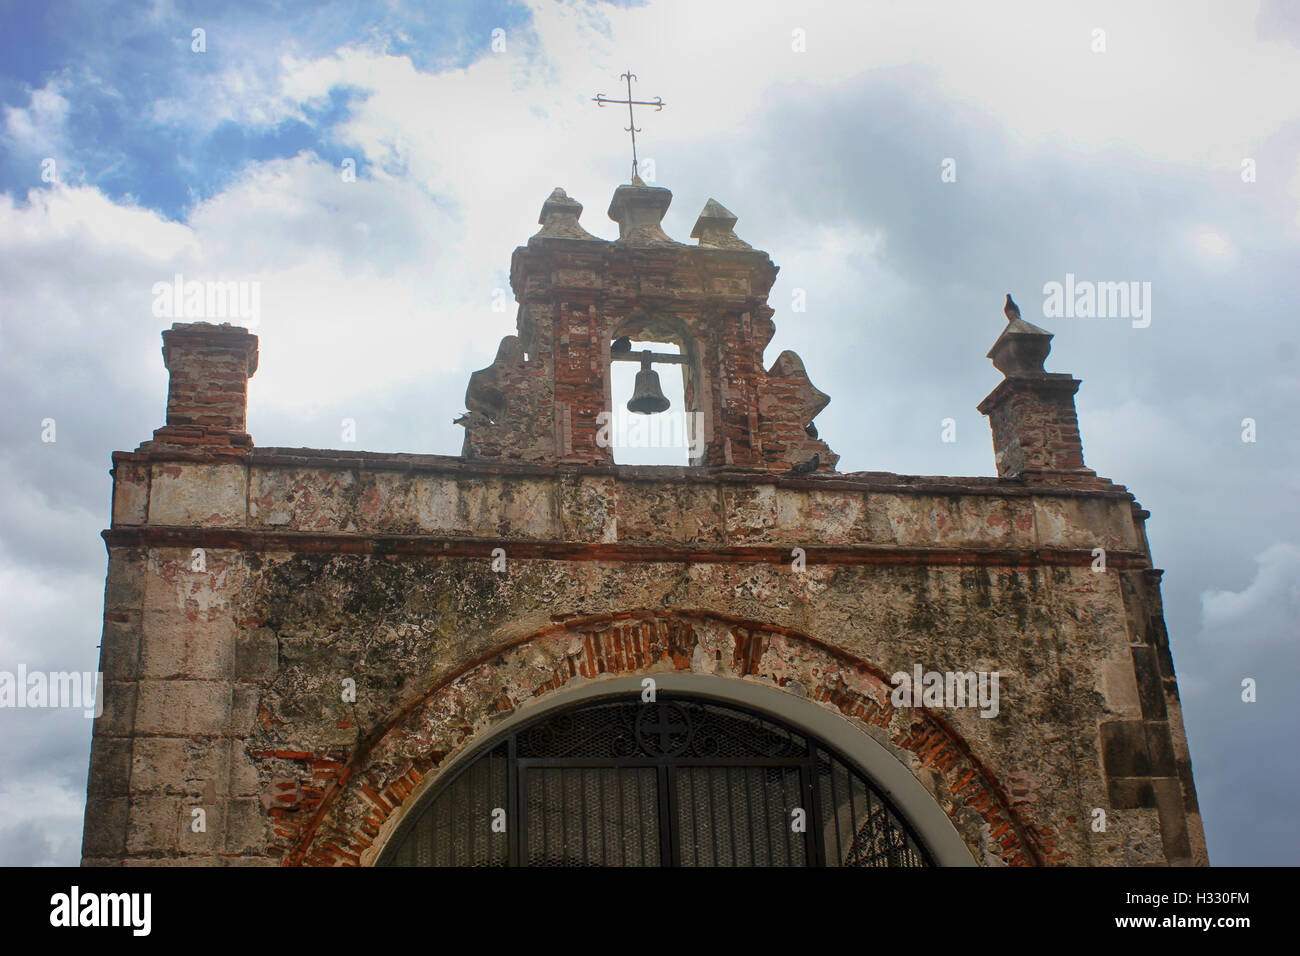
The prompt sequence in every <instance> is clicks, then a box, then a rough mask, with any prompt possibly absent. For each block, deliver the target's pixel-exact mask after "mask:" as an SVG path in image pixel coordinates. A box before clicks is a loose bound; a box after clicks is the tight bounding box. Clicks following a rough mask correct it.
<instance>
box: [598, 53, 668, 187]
mask: <svg viewBox="0 0 1300 956" xmlns="http://www.w3.org/2000/svg"><path fill="white" fill-rule="evenodd" d="M619 79H620V80H627V99H625V100H611V99H610V98H609V97H607V96H606V95H605V94H604V93H597V94H596V95H595V96H594V97H592V102H593V103H595V104H597V105H598V106H604V105H605V104H606V103H613V104H619V103H626V104H627V131H628V132H629V133H631V134H632V181H633V182H637V181H638V180H639V179H640V176H639V175H638V171H637V170H638V164H637V159H636V134H637V133H639V132H641V130H640V129H639V128H637V125H636V120H635V119H634V118H633V116H632V107H634V106H653V107H654V108H655V110H656V111H658V110H662V109H663V108H664V106H666V105H667V104H666V103H664V101H663V99H662V98H660V97H658V96H656V97H655V98H654V101H653V102H652V101H650V100H634V99H632V81H633V80H635V79H636V74H635V73H633V72H631V71H630V70H629V71H628V72H627V73H623V74H620V75H619Z"/></svg>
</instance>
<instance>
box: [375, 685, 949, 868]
mask: <svg viewBox="0 0 1300 956" xmlns="http://www.w3.org/2000/svg"><path fill="white" fill-rule="evenodd" d="M380 865H387V866H505V865H512V866H669V865H670V866H819V865H828V866H929V865H931V860H930V857H929V855H928V854H927V853H926V852H925V850H924V848H923V847H922V846H921V844H920V843H919V842H918V840H917V839H916V836H915V834H914V833H913V832H912V830H911V828H910V827H909V825H908V824H907V822H906V821H905V820H904V819H903V817H902V816H901V815H900V814H899V813H898V812H897V810H896V809H895V808H894V807H893V806H892V805H891V804H890V803H889V801H888V800H887V799H886V798H885V797H884V796H883V795H882V794H881V793H880V792H879V791H878V790H877V789H876V788H875V787H874V786H873V785H872V784H871V782H870V781H869V780H868V779H867V778H865V777H864V776H863V775H862V774H861V773H859V772H858V771H857V770H856V769H854V768H853V767H851V766H850V765H849V764H848V763H846V762H845V761H844V760H842V759H840V758H839V757H838V756H836V754H834V753H833V752H832V751H830V750H829V749H827V748H826V747H825V746H824V745H823V744H821V743H820V742H819V741H817V740H814V739H812V738H810V737H808V736H807V735H806V734H804V733H802V732H800V731H797V730H795V729H794V728H791V727H788V726H786V725H784V724H782V723H779V722H778V721H776V720H774V719H773V718H772V717H771V716H770V715H766V714H759V713H755V712H751V711H748V710H745V709H742V708H739V707H736V706H734V705H732V704H730V703H722V702H720V701H717V700H713V699H711V698H704V697H697V696H693V695H682V694H667V693H660V694H659V695H658V699H657V700H656V701H655V702H653V703H648V704H647V703H642V702H641V701H640V699H634V700H632V701H628V700H626V699H623V698H620V699H618V700H610V699H607V698H606V699H600V700H596V701H593V702H588V703H583V704H580V705H577V706H575V707H573V708H570V709H567V710H564V711H561V712H559V713H552V714H547V715H543V716H542V717H540V718H539V719H537V720H536V721H533V722H532V723H529V724H526V725H523V726H521V727H520V728H518V729H517V730H515V731H514V732H512V733H510V734H509V735H508V736H507V737H505V738H504V739H502V740H500V741H498V742H496V743H494V744H490V745H489V746H488V748H487V749H486V750H484V751H483V752H482V753H480V754H478V755H477V756H474V757H471V758H470V759H469V760H468V762H466V763H464V764H462V765H461V768H460V769H459V770H458V771H456V772H454V773H453V775H451V776H450V777H449V779H447V780H446V781H441V782H440V783H439V785H438V786H437V789H436V790H435V791H434V792H433V793H432V794H431V795H430V796H429V797H428V798H426V800H425V803H424V805H423V806H421V807H417V808H415V809H414V810H413V811H412V812H411V814H410V815H409V816H408V817H407V819H406V820H405V821H403V824H402V826H401V827H400V829H399V831H398V832H397V834H395V836H394V838H393V839H392V841H390V843H389V846H388V848H387V849H386V851H385V852H384V854H383V856H382V857H381V860H380Z"/></svg>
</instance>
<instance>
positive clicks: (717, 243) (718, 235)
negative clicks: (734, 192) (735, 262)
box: [691, 199, 754, 249]
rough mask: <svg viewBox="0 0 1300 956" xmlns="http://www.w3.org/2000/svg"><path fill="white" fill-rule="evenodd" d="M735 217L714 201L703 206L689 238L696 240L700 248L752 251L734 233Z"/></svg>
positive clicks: (748, 245) (747, 244) (749, 246)
mask: <svg viewBox="0 0 1300 956" xmlns="http://www.w3.org/2000/svg"><path fill="white" fill-rule="evenodd" d="M735 226H736V217H735V215H734V214H732V212H731V211H730V210H729V209H727V207H726V206H724V205H722V203H720V202H718V201H717V200H716V199H710V200H709V201H708V202H706V203H705V204H704V210H703V211H702V212H701V213H700V218H698V219H696V220H695V228H693V229H692V230H691V238H692V239H698V240H699V244H700V245H701V246H710V247H713V248H717V249H752V248H754V247H753V246H751V245H750V244H749V243H747V242H746V241H745V240H743V239H741V238H740V237H739V236H737V235H736V233H735Z"/></svg>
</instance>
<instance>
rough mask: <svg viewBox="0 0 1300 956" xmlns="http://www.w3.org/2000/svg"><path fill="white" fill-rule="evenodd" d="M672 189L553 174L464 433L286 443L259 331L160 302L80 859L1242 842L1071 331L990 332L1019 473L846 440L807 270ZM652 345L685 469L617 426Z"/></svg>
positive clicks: (1196, 846) (925, 861) (1077, 852)
mask: <svg viewBox="0 0 1300 956" xmlns="http://www.w3.org/2000/svg"><path fill="white" fill-rule="evenodd" d="M670 200H671V193H670V192H669V191H668V190H667V189H662V188H658V187H652V186H647V185H645V184H644V183H642V182H640V181H639V180H634V181H633V183H631V184H629V185H624V186H620V187H619V188H618V189H617V190H616V191H615V193H614V196H613V200H612V202H611V203H610V206H609V216H610V218H611V219H613V220H614V221H615V222H617V223H618V229H619V237H618V238H617V239H616V240H613V241H606V240H602V239H599V238H597V237H595V236H593V235H592V234H590V233H588V232H587V231H586V230H585V229H584V228H583V227H582V225H581V224H580V222H579V218H580V214H581V212H582V206H581V205H580V204H579V203H577V202H576V201H575V200H573V199H570V198H569V197H568V196H567V195H566V194H565V193H564V192H563V190H559V189H557V190H556V191H555V192H554V193H552V195H551V196H550V197H549V198H548V199H547V200H546V202H545V204H544V205H543V207H542V211H541V217H540V220H539V225H540V226H541V228H540V230H539V231H538V232H537V233H536V234H535V235H534V236H533V237H532V238H531V239H529V240H528V243H527V245H525V246H523V247H521V248H519V249H516V250H515V253H514V256H513V259H512V262H511V273H510V278H511V285H512V288H513V290H514V294H515V297H516V299H517V300H518V303H519V310H518V319H517V326H518V327H517V334H514V335H510V336H507V337H506V338H505V339H504V340H503V341H502V342H501V345H500V347H499V349H498V351H497V354H496V357H495V359H494V360H493V362H492V363H491V365H489V366H487V367H486V368H484V369H483V370H481V371H478V372H475V373H474V374H473V375H472V376H471V378H470V383H469V387H468V390H467V393H466V407H467V409H468V410H467V412H466V413H465V414H464V415H463V416H462V417H461V418H460V419H459V420H458V421H459V423H460V424H461V425H463V426H464V428H465V439H464V448H463V452H462V454H461V455H459V456H439V455H419V454H377V453H365V452H357V451H327V450H315V449H303V448H297V449H293V448H259V447H255V446H254V444H253V441H252V439H251V437H250V436H249V435H248V434H247V431H246V427H245V422H246V417H245V416H246V404H247V382H248V379H249V377H250V376H251V375H252V374H253V373H254V371H255V370H256V368H257V338H256V337H255V336H254V335H252V334H250V333H249V332H247V331H246V330H244V329H242V328H238V327H232V326H228V325H224V326H217V325H209V324H206V323H178V324H176V325H173V326H172V328H170V329H169V330H167V331H165V332H163V359H164V362H165V363H166V366H167V369H168V370H169V373H170V385H169V389H168V396H167V411H166V422H165V424H164V425H163V426H162V427H161V428H159V429H157V430H156V431H155V432H154V434H153V437H152V439H151V440H149V441H146V442H144V443H143V444H142V445H140V447H139V448H137V449H136V450H135V451H133V452H115V453H114V454H113V471H112V475H113V499H112V522H111V526H110V527H109V529H108V530H106V531H105V532H104V539H105V542H106V545H107V549H108V580H107V586H106V590H105V606H104V631H103V642H102V650H101V655H102V656H101V665H100V667H101V671H102V674H103V680H102V683H101V693H102V695H103V714H102V716H100V717H99V718H98V719H97V720H96V721H95V726H94V740H93V746H92V751H91V761H90V773H89V783H88V800H87V806H86V816H85V832H84V842H83V850H82V856H83V863H84V864H86V865H122V864H128V865H129V864H143V863H150V862H160V861H167V862H175V863H196V864H210V865H285V866H348V865H352V866H355V865H397V866H403V865H406V866H420V865H590V864H599V865H830V866H965V865H981V866H985V865H988V866H996V865H1018V866H1043V865H1194V864H1202V865H1203V864H1206V863H1207V862H1208V860H1207V855H1206V849H1205V839H1204V835H1203V832H1202V827H1201V822H1200V816H1199V812H1198V809H1197V803H1196V791H1195V786H1194V782H1193V778H1192V771H1191V761H1190V757H1189V752H1188V745H1187V739H1186V735H1185V733H1184V729H1183V722H1182V715H1181V709H1180V705H1179V698H1178V688H1177V683H1176V679H1175V675H1174V669H1173V661H1172V656H1171V654H1170V647H1169V638H1168V635H1167V633H1166V630H1165V625H1164V619H1163V614H1162V609H1161V598H1160V575H1161V572H1160V570H1158V569H1157V568H1155V567H1154V566H1153V562H1152V558H1151V554H1150V548H1149V546H1148V543H1147V539H1146V535H1145V531H1144V522H1145V519H1146V518H1147V516H1148V515H1147V512H1146V511H1144V510H1142V508H1141V507H1140V506H1139V505H1138V503H1137V502H1136V500H1135V499H1134V497H1133V495H1132V494H1130V493H1129V492H1128V491H1127V490H1126V489H1125V488H1124V487H1123V486H1120V485H1116V484H1114V483H1112V482H1111V481H1109V480H1107V479H1104V478H1101V477H1098V476H1097V474H1096V473H1095V472H1093V471H1092V470H1090V469H1088V468H1087V467H1085V465H1084V460H1083V451H1082V445H1081V441H1080V437H1079V433H1078V425H1077V421H1076V417H1075V404H1074V396H1075V393H1076V391H1077V390H1078V387H1079V384H1080V383H1079V381H1078V380H1077V379H1075V378H1073V377H1072V376H1070V375H1068V374H1063V373H1053V372H1047V371H1045V369H1044V360H1045V359H1046V358H1047V356H1048V352H1049V347H1050V346H1049V343H1050V339H1051V336H1050V334H1049V333H1047V332H1046V331H1044V330H1043V329H1040V328H1038V327H1037V326H1035V325H1033V324H1031V323H1029V322H1026V321H1024V320H1023V319H1021V318H1019V317H1018V316H1016V317H1013V318H1010V319H1009V321H1008V322H1007V324H1006V326H1005V327H1004V328H1003V330H1002V332H1001V334H1000V335H999V336H998V337H997V340H996V342H995V343H994V344H993V347H992V349H991V351H990V352H989V357H990V358H991V359H992V361H993V363H994V365H995V366H996V367H997V369H998V370H1000V371H1001V372H1002V373H1003V375H1004V380H1003V381H1002V382H1001V383H1000V384H999V385H998V386H997V387H996V388H995V389H994V390H993V391H992V393H991V394H989V395H988V396H987V397H986V398H985V399H984V400H983V402H982V403H981V404H980V405H979V409H980V411H981V412H982V413H983V414H984V415H986V416H988V418H989V420H990V424H991V428H992V434H993V450H994V457H995V462H996V468H997V477H995V478H994V477H977V478H959V477H921V476H910V475H898V474H892V473H887V472H874V471H873V472H855V473H848V474H845V473H840V472H838V471H836V464H837V462H838V456H837V455H836V454H835V453H834V452H833V451H832V450H831V447H830V446H829V444H828V443H827V442H826V441H825V440H824V439H823V438H822V437H821V436H819V434H818V432H817V429H816V426H815V424H814V419H815V418H816V416H817V414H818V413H819V412H820V411H821V410H822V409H823V408H824V407H825V406H826V404H827V402H828V401H829V398H828V397H827V396H826V395H825V394H823V393H822V392H820V391H818V390H817V389H816V388H815V387H814V386H813V384H812V382H811V381H810V380H809V376H808V374H807V372H806V370H805V368H804V366H803V363H802V362H801V361H800V359H799V357H798V356H797V355H795V354H794V353H793V352H789V351H787V352H782V353H781V354H780V355H778V356H777V357H776V358H775V360H773V361H772V363H771V364H770V365H765V363H764V350H765V347H766V346H767V344H768V343H769V342H770V340H771V339H772V336H773V333H774V324H773V321H772V319H773V309H772V308H771V306H770V305H769V304H768V292H769V290H770V289H771V287H772V284H773V281H774V279H775V277H776V274H777V268H776V266H774V265H773V263H772V261H771V259H770V258H769V257H768V255H767V254H766V253H765V252H762V251H760V250H756V249H754V248H752V247H751V246H750V245H749V244H748V243H746V242H745V241H744V240H743V239H741V238H740V237H739V236H737V234H736V232H735V225H736V222H737V220H736V217H735V216H734V215H732V214H731V213H730V212H728V211H727V209H726V208H725V207H723V206H722V205H720V204H719V203H717V202H715V201H713V200H710V201H709V202H708V203H707V204H706V206H705V207H704V210H703V212H702V213H701V215H700V217H699V219H698V221H697V222H696V225H695V228H694V230H693V231H692V233H691V238H692V239H693V240H695V241H694V243H683V242H680V241H677V240H675V239H673V238H671V237H669V236H668V235H666V234H665V233H664V231H663V229H662V226H661V222H662V219H663V216H664V213H665V211H666V209H667V208H668V204H669V202H670ZM632 341H635V342H638V343H647V342H649V343H662V344H664V345H666V346H675V347H676V349H677V351H676V352H675V353H667V352H660V351H656V350H653V349H646V350H644V351H643V350H640V349H639V348H629V344H628V343H630V342H632ZM619 361H633V362H638V363H640V373H639V374H638V385H637V396H638V397H639V398H640V399H641V400H642V407H643V410H645V411H652V410H653V409H655V408H658V407H661V403H659V400H658V397H657V396H656V394H655V393H656V391H657V384H656V382H657V379H656V378H655V368H654V366H655V365H656V364H658V365H660V367H662V364H663V363H665V362H673V363H676V364H678V365H680V366H681V371H682V381H683V385H684V388H683V399H682V400H683V404H684V406H685V407H684V408H682V409H681V411H682V412H684V413H686V414H687V416H688V417H689V419H690V421H691V422H693V423H696V424H695V425H694V428H695V429H696V431H697V435H696V437H697V438H698V441H697V442H696V443H695V445H694V448H695V451H694V453H693V457H692V459H691V461H690V464H689V465H688V466H686V467H668V466H654V467H649V466H628V465H620V464H617V463H615V461H614V460H613V455H612V449H611V448H610V443H609V441H608V440H607V439H606V437H605V436H604V434H603V433H602V422H603V421H606V420H607V416H608V415H609V413H610V412H611V411H612V392H611V368H612V366H613V364H614V363H616V362H619ZM269 371H270V372H271V374H273V373H274V371H273V370H269ZM602 416H605V418H602ZM200 821H201V823H202V825H201V826H200V825H198V824H199V823H200Z"/></svg>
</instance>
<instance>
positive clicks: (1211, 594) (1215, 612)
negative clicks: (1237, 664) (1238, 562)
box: [1201, 542, 1300, 648]
mask: <svg viewBox="0 0 1300 956" xmlns="http://www.w3.org/2000/svg"><path fill="white" fill-rule="evenodd" d="M1255 562H1256V564H1257V565H1258V570H1257V571H1256V574H1255V578H1254V580H1253V581H1251V582H1250V584H1249V585H1247V586H1246V587H1245V588H1244V589H1242V590H1241V591H1228V590H1217V589H1214V590H1208V591H1206V592H1205V593H1204V594H1202V595H1201V612H1202V617H1203V621H1204V625H1205V629H1206V631H1208V632H1210V633H1211V634H1213V635H1214V636H1215V637H1217V638H1218V639H1220V640H1224V641H1228V642H1231V644H1233V645H1241V644H1246V643H1256V642H1264V643H1274V642H1281V643H1284V644H1286V645H1288V646H1290V647H1291V648H1294V647H1295V646H1296V642H1297V640H1300V633H1297V631H1296V621H1297V620H1300V547H1297V546H1296V545H1294V544H1290V543H1289V542H1279V543H1278V544H1274V545H1272V546H1271V547H1269V548H1268V549H1267V550H1265V551H1264V552H1263V553H1261V554H1259V555H1257V556H1256V558H1255Z"/></svg>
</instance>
